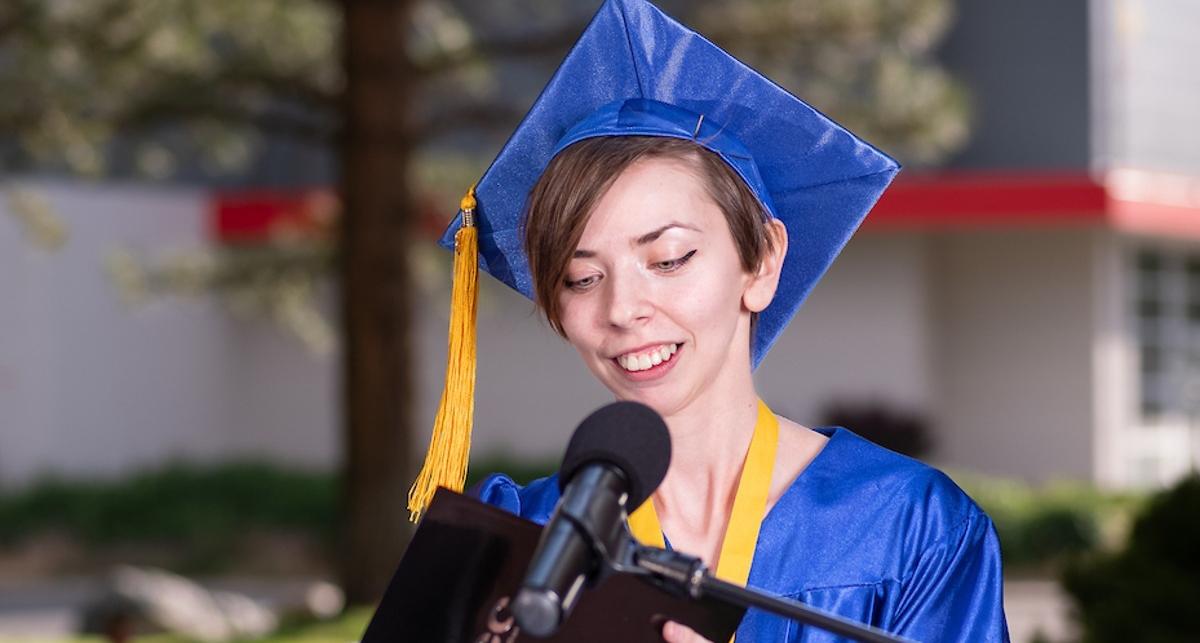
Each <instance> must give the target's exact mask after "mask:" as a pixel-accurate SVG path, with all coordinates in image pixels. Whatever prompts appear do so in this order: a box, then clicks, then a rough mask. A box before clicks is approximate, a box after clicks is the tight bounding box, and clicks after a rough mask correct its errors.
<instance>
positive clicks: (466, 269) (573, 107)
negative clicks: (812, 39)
mask: <svg viewBox="0 0 1200 643" xmlns="http://www.w3.org/2000/svg"><path fill="white" fill-rule="evenodd" d="M630 135H636V136H664V137H673V138H680V139H689V140H692V141H695V142H696V143H697V144H699V145H701V146H702V147H704V148H706V149H708V150H710V151H712V152H714V153H716V154H717V155H718V156H720V157H721V158H722V159H723V160H724V161H725V162H726V163H728V164H729V166H730V167H731V168H733V170H734V171H735V172H736V173H737V174H738V175H739V176H740V177H741V178H742V179H743V180H744V181H745V182H746V184H747V185H748V186H749V187H750V189H751V191H752V192H753V193H754V195H755V196H756V197H757V198H758V200H759V202H760V203H761V204H762V206H763V208H764V209H765V211H766V212H769V213H770V215H771V216H773V217H775V218H777V219H779V220H780V221H782V222H783V223H784V225H785V227H786V228H787V232H788V250H787V255H786V257H785V259H784V263H783V268H782V274H781V276H780V281H779V287H778V289H777V291H776V293H775V298H774V300H772V302H771V304H770V306H768V307H767V308H766V309H765V310H763V311H762V312H761V313H759V315H758V322H757V327H756V329H755V333H754V337H753V345H752V351H751V352H752V355H751V357H752V360H753V364H754V366H755V367H757V365H758V364H759V362H760V361H762V358H763V356H764V355H766V353H767V351H768V350H769V349H770V348H771V345H772V344H774V342H775V340H776V339H777V338H778V337H779V334H780V333H781V332H782V331H783V329H784V328H785V327H786V326H787V324H788V322H789V321H790V320H791V318H792V316H793V315H795V313H796V310H797V309H798V308H799V307H800V303H801V302H802V301H803V300H804V298H805V297H806V296H807V295H808V292H809V291H810V290H811V289H812V287H813V286H814V285H815V284H816V282H817V281H818V280H819V279H820V278H821V276H822V275H823V274H824V273H825V271H826V269H827V268H828V267H829V265H830V263H832V262H833V259H834V257H836V256H837V254H838V252H840V251H841V249H842V247H843V246H844V245H845V243H846V241H847V240H849V238H850V236H851V234H853V232H854V230H855V229H856V228H857V227H858V225H859V223H860V222H861V221H862V219H863V217H864V216H866V214H867V212H868V211H869V210H870V209H871V207H872V206H873V205H874V204H875V201H876V200H878V198H879V196H880V195H881V194H882V193H883V190H884V189H885V188H886V187H887V185H888V184H889V183H890V182H891V180H892V178H893V177H894V176H895V174H896V172H897V171H899V165H898V164H897V163H896V162H895V161H894V160H892V159H891V158H890V157H888V156H887V155H885V154H883V153H882V152H880V151H879V150H877V149H875V148H874V147H872V146H871V145H869V144H868V143H866V142H864V141H862V140H861V139H859V138H857V137H856V136H854V134H852V133H850V132H849V131H847V130H846V129H844V128H842V127H841V126H840V125H838V124H837V123H834V122H833V121H831V120H830V119H828V118H826V117H825V116H824V115H822V114H821V113H820V112H818V111H817V110H815V109H813V108H812V107H810V106H809V105H808V104H806V103H805V102H804V101H802V100H800V99H798V98H796V97H795V96H793V95H792V94H790V93H788V91H787V90H785V89H783V88H782V87H780V86H779V85H777V84H775V83H774V82H772V81H771V80H769V79H767V78H765V77H764V76H762V75H761V74H759V73H758V72H756V71H755V70H753V69H751V68H750V67H748V66H746V65H745V64H743V63H742V62H740V61H738V60H737V59H735V58H733V57H732V56H730V55H729V54H728V53H726V52H725V51H723V50H722V49H720V48H719V47H717V46H716V45H714V44H713V43H711V42H709V41H708V40H707V39H706V38H704V36H702V35H700V34H698V33H696V32H694V31H692V30H690V29H688V28H687V27H684V26H683V25H681V24H679V23H678V22H676V21H675V20H673V19H672V18H670V17H669V16H667V15H666V14H664V13H662V11H660V10H659V9H658V8H657V7H655V6H654V5H652V4H650V3H649V2H646V1H645V0H606V2H605V3H604V5H603V6H601V7H600V10H599V11H598V12H597V13H596V15H595V17H594V18H593V19H592V21H591V23H590V24H589V25H588V27H587V29H586V30H585V31H584V32H583V35H581V36H580V38H579V41H578V42H576V43H575V45H574V46H573V47H572V49H571V51H570V52H569V53H568V54H567V56H566V58H565V59H564V60H563V62H562V64H561V65H560V66H559V68H558V70H557V71H556V72H555V73H554V76H553V78H551V79H550V82H549V84H547V85H546V87H545V89H543V90H542V93H541V95H540V96H538V98H537V101H536V102H534V104H533V107H531V108H530V110H529V113H528V114H526V115H525V118H524V119H523V120H522V121H521V124H520V125H518V126H517V129H516V131H515V132H513V134H512V137H511V138H509V140H508V142H507V143H506V144H505V145H504V148H503V149H501V150H500V154H499V156H497V157H496V159H495V160H494V161H493V162H492V164H491V166H490V167H489V168H488V169H487V171H486V172H485V173H484V175H483V177H482V178H481V179H480V180H479V183H478V184H477V186H476V187H475V188H473V190H472V192H471V193H469V194H468V195H467V197H465V198H464V199H463V202H462V207H461V210H460V212H459V213H458V215H457V216H456V217H455V218H454V220H453V221H452V222H451V224H450V226H449V228H448V229H447V230H446V233H445V235H444V236H443V238H442V240H441V244H442V245H443V246H445V247H447V248H452V249H454V252H455V268H454V293H453V295H452V300H451V307H452V310H451V322H450V342H449V344H450V346H449V349H450V353H449V356H448V358H447V361H448V365H447V373H446V388H445V390H444V392H443V394H442V402H441V406H440V408H439V410H438V416H437V419H436V420H435V424H434V435H433V438H432V440H431V443H430V448H429V453H428V455H427V456H426V462H425V466H424V468H423V469H422V471H421V473H420V475H419V476H418V478H417V481H416V483H414V485H413V489H412V491H411V493H410V494H409V509H410V510H411V511H412V512H413V517H414V518H416V517H417V516H418V515H419V513H420V511H421V510H422V509H423V508H424V507H425V506H427V504H428V502H429V500H430V499H431V498H432V495H433V492H434V491H435V490H436V488H437V486H439V485H440V486H446V487H449V488H451V489H454V490H457V491H461V490H462V487H463V484H464V481H465V479H466V463H467V457H468V451H469V443H470V430H471V422H472V419H473V418H472V415H473V408H474V386H475V333H474V330H475V289H476V287H477V282H476V279H477V273H476V269H477V267H482V268H483V269H484V270H485V271H487V272H488V273H489V274H491V275H492V276H493V277H495V278H497V279H499V280H500V281H502V282H504V283H505V284H508V285H509V286H510V287H512V288H514V289H515V290H517V291H519V292H521V293H522V294H524V295H525V296H526V297H529V298H531V299H532V298H533V296H534V295H533V291H534V289H533V281H532V279H533V278H532V275H531V274H530V270H529V263H528V260H527V258H526V256H525V250H524V246H523V240H524V230H523V229H522V224H523V220H524V217H525V213H526V205H527V198H528V195H529V192H530V191H531V190H532V189H533V187H534V184H535V183H536V182H537V180H538V178H539V177H540V176H541V175H542V172H543V171H545V169H546V166H547V165H549V163H550V160H551V159H552V158H554V156H555V155H556V154H558V153H559V152H561V151H562V150H563V149H564V148H566V147H567V146H569V145H570V144H572V143H575V142H578V141H581V140H584V139H587V138H593V137H599V136H630Z"/></svg>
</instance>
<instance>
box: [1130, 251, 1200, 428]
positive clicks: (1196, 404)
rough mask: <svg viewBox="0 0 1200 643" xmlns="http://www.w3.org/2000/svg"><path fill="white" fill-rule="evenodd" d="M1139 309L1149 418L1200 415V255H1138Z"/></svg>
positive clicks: (1136, 302) (1135, 266)
mask: <svg viewBox="0 0 1200 643" xmlns="http://www.w3.org/2000/svg"><path fill="white" fill-rule="evenodd" d="M1133 273H1134V280H1133V282H1134V301H1133V302H1132V303H1133V306H1132V308H1133V313H1134V317H1135V328H1136V330H1137V337H1138V358H1139V359H1138V363H1139V369H1138V370H1139V375H1140V378H1139V381H1140V396H1139V398H1140V405H1141V413H1142V417H1143V419H1144V420H1147V421H1158V420H1164V419H1169V418H1180V419H1187V420H1192V421H1195V420H1200V254H1195V253H1193V254H1184V253H1173V252H1168V251H1163V250H1151V249H1142V250H1139V251H1138V252H1137V253H1136V254H1135V255H1134V260H1133Z"/></svg>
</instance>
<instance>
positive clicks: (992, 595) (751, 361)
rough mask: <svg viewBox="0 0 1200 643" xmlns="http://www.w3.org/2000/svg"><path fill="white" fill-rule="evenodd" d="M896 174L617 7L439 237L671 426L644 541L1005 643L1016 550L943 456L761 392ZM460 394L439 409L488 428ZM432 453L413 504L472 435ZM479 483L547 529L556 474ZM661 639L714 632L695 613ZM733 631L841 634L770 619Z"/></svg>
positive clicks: (839, 600)
mask: <svg viewBox="0 0 1200 643" xmlns="http://www.w3.org/2000/svg"><path fill="white" fill-rule="evenodd" d="M898 169H899V168H898V166H897V164H896V163H895V162H894V161H893V160H891V159H890V158H888V157H887V156H886V155H884V154H882V153H881V152H879V151H878V150H876V149H875V148H873V147H871V146H870V145H868V144H866V143H865V142H863V141H862V140H860V139H858V138H857V137H855V136H854V135H853V134H851V133H850V132H848V131H846V130H845V129H844V128H842V127H840V126H839V125H837V124H836V123H834V122H832V121H830V120H829V119H827V118H825V117H824V116H823V115H821V114H820V113H818V112H817V111H816V110H814V109H812V108H811V107H810V106H808V105H807V104H805V103H804V102H803V101H800V100H799V99H797V98H796V97H794V96H792V95H790V94H788V93H787V92H786V91H784V90H782V89H780V88H779V87H778V86H777V85H775V84H773V83H771V82H770V81H769V80H767V79H765V78H763V77H762V76H761V75H759V74H758V73H757V72H755V71H754V70H752V69H749V68H748V67H746V66H744V65H742V64H741V63H740V62H738V61H736V60H734V59H733V58H731V57H729V56H728V54H726V53H725V52H723V51H721V50H720V49H718V48H717V47H715V46H714V45H712V44H711V43H709V42H708V41H707V40H704V39H703V37H701V36H699V35H698V34H696V33H695V32H692V31H690V30H688V29H686V28H685V27H683V26H682V25H680V24H678V23H677V22H675V21H673V20H672V19H670V18H669V17H667V16H666V15H664V14H663V13H662V12H660V11H659V10H658V9H656V8H655V7H653V6H652V5H650V4H649V3H647V2H645V1H644V0H607V1H606V2H605V3H604V5H603V6H602V7H601V9H600V11H599V12H598V13H597V15H596V17H595V18H594V19H593V21H592V23H591V24H590V25H589V26H588V28H587V30H586V31H585V32H584V34H583V35H582V36H581V37H580V40H579V42H578V43H577V44H576V46H575V47H574V48H573V49H572V50H571V52H570V53H569V54H568V56H567V58H566V59H565V60H564V61H563V63H562V65H561V66H560V68H559V70H558V72H556V74H555V76H554V78H553V79H552V80H551V82H550V84H549V85H548V86H547V87H546V88H545V89H544V90H543V92H542V94H541V96H540V97H539V98H538V100H537V102H536V103H535V104H534V106H533V107H532V108H531V109H530V112H529V114H528V115H527V116H526V118H525V120H524V121H523V122H522V123H521V125H520V126H519V127H518V128H517V130H516V131H515V132H514V133H513V136H512V138H511V139H510V140H509V142H508V143H507V144H506V145H505V147H504V149H503V150H501V152H500V155H499V156H498V157H497V158H496V160H495V161H494V162H493V163H492V166H491V167H490V168H489V169H488V170H487V172H486V173H485V174H484V176H483V178H482V179H481V180H480V182H479V184H478V188H477V190H476V191H475V197H477V203H476V200H475V198H468V199H465V200H464V209H463V211H462V212H461V213H460V216H459V217H458V218H456V219H455V221H454V223H453V224H452V225H451V226H450V229H449V230H448V231H447V234H446V236H445V237H444V238H443V242H444V243H445V244H446V245H448V246H452V247H455V248H456V280H457V279H458V277H459V276H462V275H459V274H458V273H460V272H461V273H462V274H463V275H469V274H470V273H468V272H467V271H466V270H464V269H462V268H463V267H464V266H470V265H471V264H472V263H473V262H474V254H473V253H474V250H473V248H472V246H471V241H473V240H474V239H475V234H476V233H477V234H478V244H479V259H480V265H481V266H482V267H483V268H485V269H486V270H487V271H488V272H490V273H491V274H492V275H493V276H495V277H497V278H499V279H501V280H502V281H504V282H505V283H507V284H508V285H510V286H512V287H513V288H515V289H517V290H519V291H521V292H522V293H524V294H525V295H527V296H529V297H531V298H532V299H534V300H535V301H536V302H537V304H538V305H539V307H540V308H541V309H542V311H543V312H544V313H545V316H546V319H547V321H548V322H549V324H550V325H551V326H552V327H553V328H554V329H555V330H556V331H557V332H558V333H559V334H561V335H562V336H563V337H564V338H565V339H566V341H568V342H570V344H571V345H572V346H574V347H575V349H576V350H577V351H578V352H579V355H580V357H581V358H582V360H583V362H584V364H585V365H586V367H587V368H588V369H589V370H590V371H591V372H592V374H593V375H594V376H595V377H596V378H597V379H598V380H599V381H600V382H601V383H603V384H604V386H606V387H607V388H608V389H609V390H610V391H611V392H612V394H613V396H614V397H615V398H617V399H622V400H635V401H638V402H642V403H644V404H646V405H648V406H650V407H651V408H653V409H655V410H656V411H658V412H659V413H660V414H661V415H662V416H663V417H664V419H665V420H666V423H667V427H668V430H669V432H670V436H671V442H672V457H671V462H670V464H669V467H668V469H667V474H666V478H665V480H664V481H663V483H662V485H661V486H660V487H659V488H658V489H657V490H656V491H655V493H654V494H653V496H652V497H651V499H650V500H648V501H646V502H645V503H643V504H642V505H641V506H640V507H637V508H636V510H634V511H633V513H632V514H631V515H630V518H629V526H630V529H631V531H632V533H633V535H634V536H635V537H636V538H638V539H639V540H641V541H642V542H645V543H647V544H653V545H658V546H669V547H672V548H675V549H678V550H681V551H686V552H688V553H691V554H694V555H698V556H700V557H701V558H702V559H703V560H704V561H705V562H706V563H708V565H709V566H710V567H711V568H713V569H715V573H716V575H717V576H719V577H721V578H722V579H724V580H727V581H730V582H735V583H738V584H748V585H751V586H755V587H758V588H761V589H764V590H767V591H770V592H773V593H776V594H780V595H785V596H789V597H792V598H795V599H797V600H800V601H803V602H805V603H807V604H809V605H812V606H815V607H818V608H822V609H825V610H829V611H833V612H836V613H838V614H840V615H842V616H845V617H848V618H853V619H856V620H859V621H862V622H865V623H868V624H871V625H874V626H877V627H880V628H882V629H885V630H888V631H891V632H894V633H897V634H900V635H902V636H906V637H909V638H912V639H916V640H921V641H971V642H978V641H1003V640H1006V639H1007V636H1008V635H1007V627H1006V625H1005V619H1004V611H1003V601H1002V598H1003V592H1002V580H1001V573H1000V558H999V544H998V542H997V540H996V534H995V529H994V528H993V527H992V524H991V521H990V520H989V519H988V518H987V516H986V515H985V514H984V513H983V512H982V511H981V510H980V509H979V507H978V506H976V505H975V503H974V502H972V501H971V500H970V498H968V497H967V496H966V495H965V494H964V493H963V492H962V491H961V490H960V489H959V488H958V487H957V486H955V485H954V483H953V482H951V481H950V480H949V479H948V478H947V477H946V476H944V475H943V474H941V473H940V472H937V471H936V470H934V469H932V468H930V467H928V466H926V465H924V464H921V463H919V462H917V461H914V460H911V459H909V458H905V457H903V456H900V455H897V454H895V453H892V452H890V451H887V450H885V449H882V448H880V447H877V446H875V445H873V444H871V443H870V442H867V441H866V440H863V439H862V438H859V437H857V436H856V435H854V434H853V433H851V432H850V431H848V430H846V429H842V428H818V429H809V428H806V427H804V426H801V425H799V424H797V423H795V422H792V421H790V420H788V419H786V418H782V417H779V416H777V415H775V414H774V413H773V412H771V410H770V409H769V408H768V407H767V405H766V404H765V403H764V402H763V401H762V400H761V399H759V396H758V394H757V393H756V391H755V387H754V380H753V377H752V374H753V370H754V368H755V367H757V365H758V364H759V362H760V361H761V360H762V359H763V357H764V356H765V355H766V353H767V352H768V351H769V349H770V347H771V345H772V344H773V342H774V341H775V339H776V338H777V337H778V336H779V334H780V333H781V332H783V330H784V328H785V327H786V326H787V323H788V322H789V321H790V319H791V318H792V316H793V315H794V313H795V311H796V309H797V308H798V307H799V305H800V303H801V302H802V301H803V299H804V298H805V296H806V295H807V293H808V292H809V291H810V290H811V288H812V287H813V285H814V284H815V283H816V282H817V281H818V280H819V279H820V277H821V275H822V274H823V273H824V272H825V270H826V269H827V268H828V266H829V264H830V262H832V261H833V258H834V257H835V256H836V255H837V253H838V252H839V251H840V249H841V248H842V246H843V245H844V244H845V243H846V241H847V239H848V238H849V237H850V235H851V234H852V233H853V232H854V230H855V229H856V228H857V226H858V225H859V223H860V222H861V220H862V218H863V217H864V216H865V215H866V213H867V211H868V210H869V209H870V208H871V206H872V205H873V204H874V203H875V201H876V199H878V198H879V195H880V194H881V193H882V192H883V190H884V189H885V188H886V187H887V185H888V184H889V182H890V181H891V179H892V177H893V176H894V175H895V174H896V172H897V171H898ZM476 206H477V207H476ZM466 281H468V282H470V279H467V280H466ZM458 283H459V282H458V281H456V288H458ZM456 301H458V300H456ZM456 310H457V311H459V312H462V311H463V310H472V309H471V308H470V307H469V306H466V305H464V304H462V303H461V301H460V303H459V304H456ZM459 340H461V338H457V337H455V336H453V335H452V346H455V345H459V346H461V345H462V344H463V342H461V341H459ZM453 354H454V351H453V350H452V358H451V362H452V363H458V361H459V360H457V359H456V358H455V357H453ZM811 368H813V369H814V370H816V369H819V368H820V366H819V365H813V366H812V367H811ZM465 370H466V371H470V372H471V373H473V369H472V368H467V369H465ZM472 377H473V375H472ZM448 381H450V378H448ZM472 381H473V380H472ZM451 390H452V389H451V387H450V385H449V384H448V386H447V395H446V397H444V398H443V401H444V403H443V409H442V411H443V412H444V413H445V415H447V416H449V415H452V414H455V413H459V414H462V412H463V409H466V413H465V415H466V419H467V421H468V422H467V423H468V424H469V419H470V413H469V409H470V406H469V404H454V403H446V401H447V400H450V401H451V402H453V400H455V399H457V398H456V396H455V395H452V394H451ZM467 390H469V387H468V388H467ZM531 394H532V393H531ZM439 417H442V412H440V413H439ZM468 428H469V427H468ZM451 435H454V436H457V435H458V434H457V433H451ZM439 436H442V437H439ZM434 442H435V443H434V445H433V446H431V450H430V454H431V455H430V456H429V458H428V459H427V467H426V469H425V470H423V471H422V476H421V478H420V479H419V482H420V483H421V484H418V485H416V486H415V487H414V495H413V497H412V498H410V500H414V501H415V502H413V503H412V506H413V507H414V509H415V510H417V511H419V510H420V507H421V502H420V500H421V499H422V498H428V495H429V494H428V491H429V490H430V489H431V488H432V482H431V481H433V482H436V481H438V479H437V477H436V476H434V475H427V474H428V473H429V472H430V471H433V472H435V473H436V471H437V469H438V466H431V465H430V463H433V465H438V464H439V463H444V462H448V461H449V462H462V461H464V460H465V454H464V453H459V454H458V455H456V456H453V457H451V456H447V452H446V451H447V450H446V449H445V444H446V443H453V444H457V445H462V444H464V443H465V440H463V439H459V438H454V439H450V440H447V439H445V436H444V435H443V434H442V433H439V431H438V430H435V440H434ZM456 471H457V474H456V475H458V476H459V477H458V478H457V479H455V478H453V477H449V478H448V481H447V482H446V484H448V486H455V484H457V485H461V480H462V478H461V476H462V471H461V469H456ZM476 493H477V494H478V495H479V497H480V498H481V499H482V500H484V501H485V502H489V503H492V504H494V505H497V506H500V507H503V508H505V509H507V510H509V511H511V512H513V513H516V514H518V515H520V516H522V517H525V518H527V519H529V520H532V521H535V522H542V523H544V522H545V521H546V520H548V519H549V517H550V515H551V513H552V511H553V510H554V507H555V504H556V503H557V501H558V499H559V489H558V484H557V481H556V479H555V477H553V476H551V477H550V478H546V479H543V480H538V481H535V482H533V483H531V484H529V485H526V486H521V485H517V484H516V483H514V482H513V481H512V480H511V479H510V478H508V477H507V476H504V475H502V474H494V475H491V476H489V477H488V478H486V479H485V480H484V481H483V482H482V483H481V484H480V485H479V487H478V488H477V489H476ZM663 637H664V639H665V640H668V641H674V642H677V643H679V642H685V641H695V640H698V638H697V635H696V634H695V633H694V632H691V631H690V630H688V629H687V628H684V627H682V626H679V625H676V624H668V626H667V627H665V628H664V629H663ZM737 639H738V640H739V641H743V642H749V641H763V642H774V641H828V640H830V635H829V634H828V633H825V632H823V631H821V630H818V629H815V628H802V627H799V626H797V625H796V624H794V623H790V622H788V621H786V620H784V619H780V618H776V617H772V616H770V615H767V614H764V613H761V612H758V611H756V610H751V611H749V612H748V613H747V614H746V616H745V618H744V619H743V621H742V623H741V625H740V626H739V628H738V630H737Z"/></svg>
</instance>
